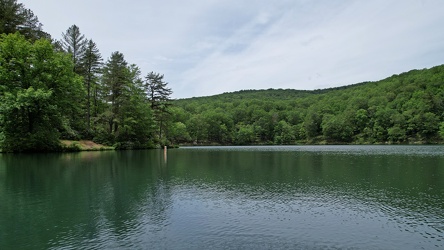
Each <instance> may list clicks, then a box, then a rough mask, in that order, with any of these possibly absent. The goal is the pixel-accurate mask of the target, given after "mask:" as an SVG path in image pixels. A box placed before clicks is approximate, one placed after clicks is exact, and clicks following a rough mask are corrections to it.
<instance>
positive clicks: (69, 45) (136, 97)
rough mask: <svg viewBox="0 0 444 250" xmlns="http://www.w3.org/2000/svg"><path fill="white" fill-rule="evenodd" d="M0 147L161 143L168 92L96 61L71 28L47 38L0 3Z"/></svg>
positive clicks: (5, 0) (129, 70) (11, 1)
mask: <svg viewBox="0 0 444 250" xmlns="http://www.w3.org/2000/svg"><path fill="white" fill-rule="evenodd" d="M0 12H1V13H0V33H1V36H0V148H1V150H2V151H3V152H34V151H56V150H76V149H77V148H76V144H73V146H72V148H66V147H63V145H62V144H61V141H60V140H61V139H65V140H80V139H87V140H94V141H95V142H97V143H101V144H104V145H112V146H114V147H115V148H118V149H131V148H150V147H154V146H156V145H160V144H166V142H165V141H166V137H165V135H164V133H163V131H164V130H165V129H164V126H165V125H164V124H166V123H165V122H164V120H165V119H167V118H168V115H167V114H168V111H167V110H168V107H169V105H170V104H169V100H170V95H171V93H172V91H171V89H170V88H168V86H167V83H166V82H165V80H164V76H163V75H161V74H159V73H155V72H150V73H148V74H147V75H146V76H145V77H142V73H141V71H140V69H139V68H138V67H137V65H135V64H130V63H129V62H127V61H126V60H125V58H124V55H123V54H122V53H120V52H118V51H116V52H113V53H112V54H111V55H110V56H109V58H108V59H107V60H106V61H105V62H104V61H103V59H102V56H101V54H100V52H99V49H98V47H97V45H96V44H95V42H94V41H93V40H92V39H87V38H86V37H85V35H83V34H82V33H81V32H80V28H79V27H78V26H76V25H72V26H71V27H69V28H68V29H67V30H66V32H63V33H62V39H61V40H54V39H52V38H51V36H50V35H49V34H48V33H46V32H44V31H43V29H42V27H43V25H42V24H41V23H40V22H39V20H38V18H37V16H35V15H34V14H33V12H32V11H31V10H29V9H27V8H26V7H25V6H24V5H23V4H21V3H17V1H16V0H1V1H0Z"/></svg>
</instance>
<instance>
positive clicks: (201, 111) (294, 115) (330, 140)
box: [170, 66, 444, 145]
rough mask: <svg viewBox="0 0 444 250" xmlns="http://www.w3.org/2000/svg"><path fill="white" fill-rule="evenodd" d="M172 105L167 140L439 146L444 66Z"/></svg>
mask: <svg viewBox="0 0 444 250" xmlns="http://www.w3.org/2000/svg"><path fill="white" fill-rule="evenodd" d="M174 105H175V107H173V111H174V112H173V114H174V119H173V120H174V124H173V125H172V127H173V128H174V129H173V133H171V135H170V139H171V140H172V141H173V142H174V143H193V144H214V143H215V144H234V145H248V144H299V143H300V144H313V143H314V144H344V143H347V144H351V143H354V144H381V143H440V142H442V139H443V137H444V122H443V121H444V66H437V67H434V68H431V69H423V70H412V71H410V72H407V73H403V74H400V75H393V76H391V77H389V78H387V79H384V80H381V81H378V82H365V83H359V84H355V85H350V86H344V87H339V88H331V89H324V90H314V91H297V90H282V89H269V90H247V91H239V92H235V93H224V94H221V95H216V96H211V97H201V98H191V99H183V100H176V101H175V102H174ZM179 131H180V132H179Z"/></svg>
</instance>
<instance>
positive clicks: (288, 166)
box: [0, 146, 444, 249]
mask: <svg viewBox="0 0 444 250" xmlns="http://www.w3.org/2000/svg"><path fill="white" fill-rule="evenodd" d="M326 248H327V249H444V146H282V147H281V146H272V147H268V146H261V147H189V148H188V147H185V148H180V149H171V150H168V152H167V154H164V151H163V150H141V151H104V152H81V153H66V154H18V155H9V154H4V155H0V249H326Z"/></svg>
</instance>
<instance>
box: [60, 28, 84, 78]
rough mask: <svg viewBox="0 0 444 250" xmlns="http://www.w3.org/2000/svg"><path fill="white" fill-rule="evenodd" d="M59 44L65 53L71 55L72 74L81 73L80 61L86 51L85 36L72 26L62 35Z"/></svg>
mask: <svg viewBox="0 0 444 250" xmlns="http://www.w3.org/2000/svg"><path fill="white" fill-rule="evenodd" d="M60 44H61V46H62V48H63V50H64V51H65V52H68V53H70V54H71V56H72V61H73V62H74V72H76V73H78V74H80V73H82V70H83V69H82V67H81V59H82V57H83V56H84V54H85V51H86V45H87V40H86V38H85V35H82V33H80V29H79V27H78V26H77V25H75V24H74V25H72V26H71V27H69V28H68V29H67V30H66V33H62V41H61V42H60Z"/></svg>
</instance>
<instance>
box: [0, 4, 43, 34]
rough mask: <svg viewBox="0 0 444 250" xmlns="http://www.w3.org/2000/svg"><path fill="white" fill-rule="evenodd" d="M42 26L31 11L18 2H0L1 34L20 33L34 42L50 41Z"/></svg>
mask: <svg viewBox="0 0 444 250" xmlns="http://www.w3.org/2000/svg"><path fill="white" fill-rule="evenodd" d="M42 26H43V25H42V24H41V23H40V22H39V20H38V18H37V16H35V15H34V13H33V12H32V11H31V10H30V9H26V8H25V6H24V5H23V4H21V3H17V1H16V0H0V33H2V34H11V33H15V32H19V33H21V34H22V35H24V36H25V37H26V38H27V39H31V40H33V41H35V40H37V39H40V38H48V39H50V35H49V34H48V33H45V32H44V31H43V30H42Z"/></svg>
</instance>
